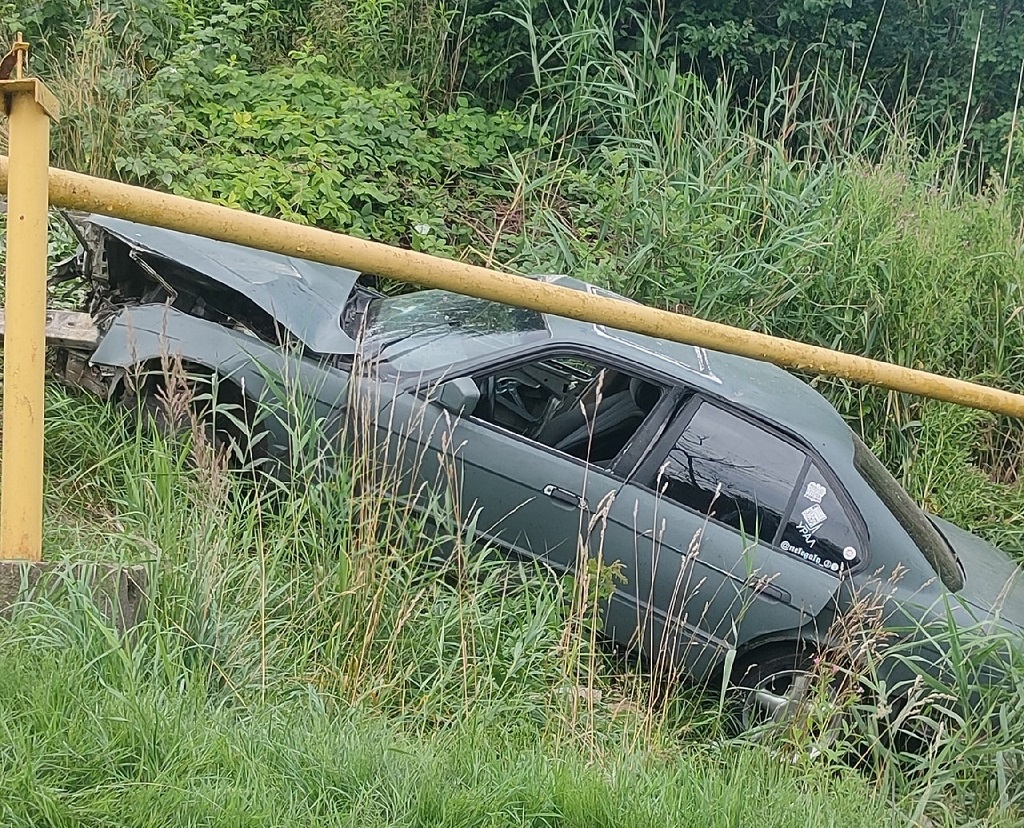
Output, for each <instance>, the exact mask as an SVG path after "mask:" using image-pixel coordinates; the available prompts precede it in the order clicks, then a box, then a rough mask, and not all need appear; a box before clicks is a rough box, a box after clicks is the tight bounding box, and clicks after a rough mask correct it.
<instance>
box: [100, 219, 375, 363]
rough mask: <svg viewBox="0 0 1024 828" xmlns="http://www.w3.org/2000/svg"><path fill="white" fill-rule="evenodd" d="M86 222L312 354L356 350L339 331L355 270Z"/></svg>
mask: <svg viewBox="0 0 1024 828" xmlns="http://www.w3.org/2000/svg"><path fill="white" fill-rule="evenodd" d="M84 221H85V222H87V223H89V224H92V225H95V226H96V227H100V228H102V229H103V230H105V231H107V232H108V233H110V234H111V235H113V236H116V237H117V238H118V239H121V240H122V241H123V242H124V243H125V244H127V245H129V246H130V247H132V248H134V249H135V250H137V251H139V253H145V254H150V255H154V256H159V257H161V258H164V259H168V260H170V261H173V262H176V263H177V264H179V265H181V266H183V267H186V268H188V269H189V270H193V271H195V272H197V273H199V274H202V275H203V276H205V277H206V278H208V279H211V280H213V281H216V282H220V283H221V284H223V285H224V286H226V287H228V288H231V289H232V290H234V291H237V292H238V293H240V294H242V295H243V296H245V297H247V298H248V299H250V300H251V301H253V302H254V303H255V304H257V305H258V306H259V307H261V308H262V309H263V310H265V311H267V313H269V314H270V315H271V316H272V317H273V318H274V319H276V320H277V322H279V323H280V324H281V326H282V327H284V328H285V329H287V330H288V331H289V333H291V334H292V335H294V336H295V337H296V338H298V339H299V340H300V341H301V342H302V343H303V344H304V345H305V346H306V347H307V348H309V349H310V350H311V351H314V352H316V353H318V354H324V355H338V354H352V353H353V352H354V351H355V347H356V345H355V342H353V340H352V338H351V337H349V336H348V335H347V334H346V333H345V332H344V331H343V330H342V327H341V315H342V311H343V309H344V307H345V304H346V302H347V301H348V299H349V296H350V294H351V293H352V289H353V287H354V286H355V284H356V280H357V279H358V278H359V273H357V272H356V271H354V270H349V269H347V268H344V267H333V266H331V265H325V264H319V263H317V262H311V261H307V260H305V259H296V258H293V257H291V256H283V255H281V254H279V253H268V252H266V251H263V250H254V249H253V248H251V247H243V246H241V245H238V244H231V243H229V242H221V241H214V240H213V239H207V238H204V237H202V236H193V235H190V234H188V233H179V232H177V231H175V230H165V229H163V228H159V227H150V226H148V225H145V224H136V223H134V222H131V221H122V220H121V219H115V218H108V217H106V216H100V215H90V216H89V217H88V218H86V219H84Z"/></svg>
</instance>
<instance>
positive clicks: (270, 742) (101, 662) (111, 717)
mask: <svg viewBox="0 0 1024 828" xmlns="http://www.w3.org/2000/svg"><path fill="white" fill-rule="evenodd" d="M49 411H50V417H49V420H48V428H47V431H48V451H49V467H48V468H49V484H48V500H47V506H48V522H47V529H48V531H47V536H46V548H47V557H48V558H50V559H61V558H64V557H71V558H91V559H98V560H108V561H109V560H113V561H131V562H139V561H144V562H146V563H147V567H148V569H149V573H150V584H149V609H148V614H147V617H146V619H145V620H144V621H143V622H142V624H141V625H140V626H139V627H138V628H137V630H136V631H135V633H134V634H133V636H132V637H131V638H130V639H129V640H127V641H124V642H119V641H118V640H117V638H116V636H114V635H113V634H112V632H111V631H110V630H109V629H108V628H107V626H106V624H105V623H104V622H103V621H102V619H101V618H100V617H99V616H98V615H97V614H96V612H95V611H94V610H93V609H92V608H91V605H90V604H89V602H88V601H87V600H86V599H84V597H83V594H82V593H78V592H76V591H75V590H72V591H71V593H70V595H69V596H67V597H66V598H65V599H63V601H62V602H61V603H60V604H58V605H51V604H48V603H46V602H45V601H40V602H38V603H36V604H32V605H20V606H18V607H16V608H15V613H14V618H13V621H0V732H2V738H0V741H2V743H3V747H2V748H0V778H2V779H3V780H4V785H3V786H2V790H0V818H2V821H3V823H4V824H5V825H44V824H45V825H71V824H89V825H108V824H109V825H140V826H141V825H158V824H167V823H168V822H173V823H174V824H185V825H248V824H254V825H255V824H274V825H299V824H304V825H305V824H311V823H316V824H371V825H376V824H380V825H394V824H402V825H406V824H407V825H420V824H422V825H479V824H486V825H605V824H607V825H637V826H640V825H650V824H679V825H694V826H702V825H723V826H726V825H736V824H746V823H748V822H750V821H753V820H755V819H757V820H759V821H761V822H763V823H764V824H766V825H771V826H789V825H794V826H795V825H802V824H806V823H805V820H806V814H807V813H816V814H821V815H822V816H821V820H820V822H818V823H817V824H821V825H844V826H858V825H865V826H867V825H872V826H874V825H888V824H892V825H897V824H900V821H899V818H898V817H897V816H896V812H895V811H894V810H893V809H892V807H891V806H890V805H888V804H887V803H886V801H885V798H884V797H880V796H879V795H878V794H877V793H876V792H875V791H873V790H872V789H871V786H870V784H869V783H868V781H867V780H865V779H863V778H861V777H859V776H858V775H857V774H856V773H854V772H853V771H852V770H850V769H848V768H845V769H844V768H842V767H841V766H835V767H833V766H829V765H824V764H817V765H815V764H800V765H792V764H791V763H789V762H787V761H786V760H785V759H784V758H781V757H780V756H779V755H776V754H773V753H772V752H770V751H767V750H765V749H764V748H763V747H759V746H756V745H748V744H744V743H742V742H730V741H722V740H720V739H714V740H711V741H709V738H710V737H713V736H714V735H715V733H716V732H717V731H718V727H717V725H716V724H715V722H714V713H713V708H711V709H709V708H708V706H707V704H706V703H704V702H702V701H701V700H700V699H699V697H697V696H694V695H692V694H688V693H679V694H678V695H677V696H676V697H675V698H673V699H671V700H669V701H668V702H665V701H656V700H655V699H654V698H653V697H652V696H651V694H650V692H649V690H648V688H647V686H646V685H645V683H644V681H643V679H642V678H640V677H638V676H632V675H631V674H630V673H629V671H628V670H626V671H624V670H623V669H622V667H621V666H620V665H617V664H616V663H614V662H612V661H610V660H608V659H607V658H606V657H605V656H603V655H601V654H600V653H598V652H594V651H592V650H590V649H589V648H588V647H586V646H585V645H584V646H580V645H579V643H578V642H572V641H567V640H566V634H567V633H576V632H578V630H577V628H576V627H575V626H574V622H573V615H574V613H573V611H572V609H571V607H570V608H567V607H566V605H565V600H566V599H565V597H563V595H562V592H561V590H562V587H561V585H558V584H552V583H550V582H549V581H546V580H544V579H543V578H541V577H540V576H539V575H538V574H536V573H532V572H529V571H524V572H522V573H520V574H519V576H518V577H516V578H514V579H513V581H512V583H511V584H510V583H509V581H508V578H507V573H508V568H507V567H506V566H496V565H494V564H488V563H487V562H486V561H484V560H483V559H473V560H469V559H466V560H462V561H461V563H460V564H459V566H460V571H459V572H458V573H453V572H449V573H448V575H449V576H454V575H456V574H457V575H458V577H448V576H446V575H445V573H444V572H438V571H436V569H433V568H431V567H430V566H428V565H426V564H424V562H423V556H424V554H426V553H429V552H430V551H431V550H432V549H434V548H435V545H436V543H437V540H436V535H435V534H431V535H425V534H421V533H418V532H417V531H416V530H415V527H412V528H410V523H409V518H408V516H407V515H404V514H402V513H400V512H394V511H392V510H391V508H390V507H389V506H388V504H387V503H386V501H384V500H382V499H381V498H380V497H379V495H369V496H367V495H360V494H358V493H357V487H356V486H355V485H354V483H355V479H356V477H357V476H358V475H359V474H373V475H376V473H377V472H376V470H369V469H359V468H358V464H354V463H353V464H352V465H351V466H348V467H346V469H344V470H343V471H342V473H341V474H340V475H339V476H338V477H336V478H335V479H334V480H332V481H329V482H326V483H321V484H317V483H315V482H314V481H313V480H311V479H308V478H307V479H300V480H298V481H296V482H295V483H293V484H292V485H290V486H289V487H288V489H287V491H286V492H283V493H282V492H280V491H271V490H268V489H262V488H260V487H259V486H256V487H255V490H254V484H253V483H251V482H250V483H246V482H245V481H244V480H230V479H229V480H227V481H226V482H225V481H224V479H223V478H221V477H220V476H219V475H220V473H221V472H220V471H219V467H218V466H217V465H216V464H215V463H213V462H212V461H211V460H210V458H208V457H207V458H206V459H203V456H202V455H201V454H197V453H196V451H195V450H194V449H193V448H191V447H190V446H189V445H188V443H187V442H186V443H185V444H182V445H179V444H168V443H165V442H162V441H160V440H159V439H157V438H154V437H150V436H148V435H146V434H144V433H142V432H141V431H140V430H138V429H136V428H134V427H133V426H131V425H130V424H129V423H128V422H126V421H125V418H124V417H123V416H121V415H119V414H117V413H115V412H112V411H111V410H110V409H108V408H106V407H104V406H102V405H100V404H97V403H90V402H87V401H82V400H78V399H73V398H70V397H68V396H66V395H64V394H63V393H61V392H58V391H54V392H53V393H52V394H51V396H50V408H49ZM374 479H376V478H374ZM364 482H366V480H365V478H364ZM499 585H500V586H501V588H498V587H499ZM510 586H512V587H513V588H512V589H510V588H509V587H510ZM580 640H581V641H584V642H585V640H586V636H584V637H583V638H582V639H580Z"/></svg>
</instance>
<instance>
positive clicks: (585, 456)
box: [473, 357, 661, 466]
mask: <svg viewBox="0 0 1024 828" xmlns="http://www.w3.org/2000/svg"><path fill="white" fill-rule="evenodd" d="M476 380H477V384H478V385H479V387H480V403H479V404H478V405H477V407H476V409H475V410H474V411H473V416H474V417H477V418H479V419H482V420H486V421H487V422H490V423H493V424H495V425H498V426H500V427H502V428H505V429H508V430H510V431H513V432H515V433H516V434H520V435H522V436H524V437H527V438H529V439H531V440H535V441H536V442H538V443H541V444H543V445H546V446H550V447H551V448H553V449H556V450H557V451H561V452H564V453H566V454H569V455H571V456H573V457H576V458H579V459H581V460H587V461H589V462H591V463H595V464H597V465H605V466H607V465H610V464H611V462H612V460H614V459H615V457H616V456H617V455H618V454H619V452H620V451H622V449H623V448H624V447H625V445H626V443H627V442H628V441H629V439H630V437H632V436H633V435H634V434H635V433H636V431H637V429H638V428H639V427H640V425H641V424H642V423H643V421H644V420H645V419H646V418H647V415H648V414H650V413H651V411H652V410H653V408H654V406H655V405H656V404H657V402H658V400H659V399H660V397H661V389H660V388H659V387H658V386H657V385H655V384H653V383H650V382H647V381H646V380H643V379H640V378H639V377H635V376H631V375H629V374H627V373H625V372H622V371H619V370H617V369H614V368H605V367H601V366H598V365H595V364H593V363H590V362H587V361H585V360H580V359H576V358H573V357H555V358H552V359H546V360H542V361H537V362H531V363H526V364H523V365H517V366H514V367H510V368H506V369H502V370H499V371H498V372H496V373H493V374H489V375H487V376H483V377H478V378H476Z"/></svg>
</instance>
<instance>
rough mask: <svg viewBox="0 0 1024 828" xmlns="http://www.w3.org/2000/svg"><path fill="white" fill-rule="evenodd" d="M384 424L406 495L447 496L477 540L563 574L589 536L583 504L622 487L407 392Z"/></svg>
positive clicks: (598, 472)
mask: <svg viewBox="0 0 1024 828" xmlns="http://www.w3.org/2000/svg"><path fill="white" fill-rule="evenodd" d="M383 419H384V420H385V421H386V422H387V424H388V425H387V427H386V435H385V439H388V441H389V446H390V447H389V452H388V456H389V457H390V458H391V461H392V462H393V463H394V462H397V463H399V464H400V467H401V469H402V481H401V483H400V486H401V494H402V495H403V496H405V497H411V496H413V495H415V496H416V497H418V498H430V497H431V496H433V497H439V496H440V495H441V494H442V493H443V492H445V491H447V492H448V494H449V496H450V498H451V505H452V506H453V507H455V509H456V511H457V512H458V515H459V518H460V520H461V521H462V526H463V527H464V528H468V527H469V526H470V525H472V526H473V528H474V530H475V535H476V537H477V538H478V539H479V540H482V541H485V542H490V543H494V544H495V545H497V546H499V547H501V548H503V549H505V550H506V551H508V552H511V553H513V554H515V555H518V556H520V557H522V558H525V559H533V560H538V561H540V562H542V563H545V564H546V565H548V566H550V567H551V568H552V569H554V570H556V571H559V572H569V571H572V570H573V569H574V567H575V565H576V562H577V556H578V554H579V549H580V537H581V535H582V536H585V535H586V533H587V530H588V525H589V513H588V511H587V510H586V509H581V508H580V506H581V505H582V504H589V505H590V506H591V507H593V506H594V504H596V503H598V502H599V501H600V500H601V498H602V497H604V496H606V495H607V494H608V493H609V492H613V491H615V490H616V489H617V488H618V487H619V486H620V485H621V482H620V481H618V480H617V479H615V478H614V477H612V476H611V475H610V474H608V473H607V472H604V471H603V470H599V469H588V468H587V467H586V466H584V465H583V464H582V463H580V462H576V461H573V460H572V459H570V458H569V457H567V456H565V455H562V454H560V453H559V452H553V451H551V450H550V449H547V448H545V447H543V446H540V445H538V444H535V443H531V442H530V441H526V440H520V439H517V438H515V437H514V436H512V435H511V434H509V433H507V432H505V431H503V430H502V429H499V428H496V427H493V426H490V425H488V424H485V423H482V422H480V421H479V420H476V419H474V418H472V417H463V418H459V417H456V416H454V415H453V414H451V413H449V412H447V411H446V410H445V409H443V408H442V407H441V406H440V405H438V404H437V403H434V402H428V401H424V400H423V399H421V398H419V397H417V396H415V395H413V394H410V393H405V394H399V395H397V396H396V398H395V400H394V402H393V403H392V404H391V405H390V406H389V407H388V410H387V412H386V413H385V414H384V416H383ZM573 497H575V498H576V502H572V500H573Z"/></svg>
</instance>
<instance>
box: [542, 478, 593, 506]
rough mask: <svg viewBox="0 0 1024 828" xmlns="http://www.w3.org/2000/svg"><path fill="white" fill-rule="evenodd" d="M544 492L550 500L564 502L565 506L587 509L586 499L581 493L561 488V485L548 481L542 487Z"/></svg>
mask: <svg viewBox="0 0 1024 828" xmlns="http://www.w3.org/2000/svg"><path fill="white" fill-rule="evenodd" d="M543 491H544V494H546V495H547V496H548V497H550V498H551V499H552V500H557V501H558V502H559V503H564V504H566V505H567V506H572V507H573V508H574V509H583V510H584V511H586V510H587V501H586V500H585V499H584V498H583V497H582V495H578V494H576V492H571V491H569V490H568V489H563V488H562V487H561V486H555V485H553V484H551V483H548V485H547V486H545V487H544V489H543Z"/></svg>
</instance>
